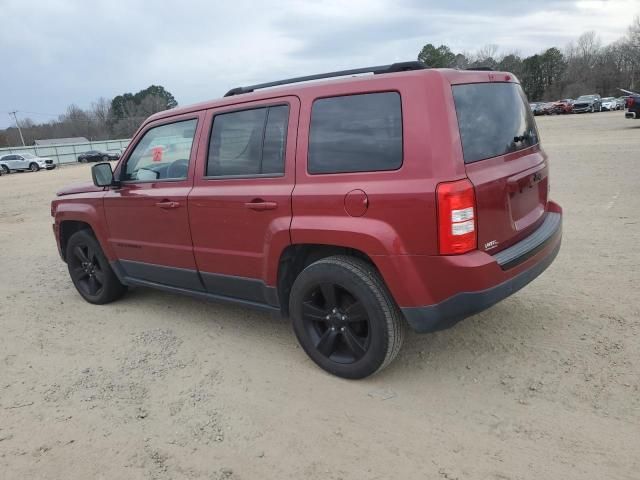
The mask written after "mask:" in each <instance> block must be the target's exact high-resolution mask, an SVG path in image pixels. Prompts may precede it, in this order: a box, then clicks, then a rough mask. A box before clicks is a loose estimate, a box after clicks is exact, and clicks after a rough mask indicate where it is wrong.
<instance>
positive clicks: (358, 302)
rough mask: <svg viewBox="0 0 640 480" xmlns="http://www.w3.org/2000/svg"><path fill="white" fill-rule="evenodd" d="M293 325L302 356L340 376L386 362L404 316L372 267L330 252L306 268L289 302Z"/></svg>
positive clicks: (361, 373) (363, 373)
mask: <svg viewBox="0 0 640 480" xmlns="http://www.w3.org/2000/svg"><path fill="white" fill-rule="evenodd" d="M289 311H290V312H291V318H292V322H293V329H294V332H295V334H296V337H297V338H298V341H299V342H300V345H301V346H302V348H303V349H304V350H305V352H306V353H307V355H309V357H311V359H312V360H313V361H314V362H315V363H316V364H317V365H318V366H319V367H321V368H323V369H324V370H326V371H327V372H329V373H332V374H333V375H337V376H339V377H343V378H350V379H359V378H364V377H368V376H369V375H372V374H374V373H376V372H377V371H379V370H382V369H383V368H384V367H386V366H387V365H389V364H390V363H391V362H392V361H393V359H394V358H395V357H396V356H397V355H398V352H399V351H400V347H401V345H402V341H403V339H404V327H405V325H404V319H403V317H402V314H401V313H400V310H399V309H398V307H397V306H396V304H395V302H394V300H393V298H392V297H391V295H390V293H389V292H388V290H387V288H386V286H385V285H384V283H383V281H382V278H381V277H380V275H379V274H378V272H377V271H376V270H375V268H374V267H373V266H372V265H371V264H369V263H367V262H365V261H363V260H360V259H358V258H354V257H349V256H342V255H341V256H333V257H327V258H323V259H321V260H318V261H317V262H315V263H313V264H311V265H309V266H308V267H307V268H305V269H304V270H303V271H302V272H301V273H300V275H298V277H297V278H296V280H295V282H294V284H293V287H292V290H291V296H290V301H289Z"/></svg>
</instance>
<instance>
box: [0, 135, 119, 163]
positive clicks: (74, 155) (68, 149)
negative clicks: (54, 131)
mask: <svg viewBox="0 0 640 480" xmlns="http://www.w3.org/2000/svg"><path fill="white" fill-rule="evenodd" d="M130 141H131V139H129V138H127V139H121V140H104V141H101V142H84V143H62V144H59V145H34V146H29V147H9V148H0V157H1V156H3V155H7V154H9V153H20V152H28V153H32V154H34V155H36V156H38V157H48V158H52V159H53V161H54V162H55V163H56V164H58V165H60V164H65V163H75V162H77V161H78V155H80V154H81V153H84V152H88V151H89V150H100V151H102V152H118V153H120V152H121V151H123V150H124V149H125V148H126V147H127V145H129V142H130Z"/></svg>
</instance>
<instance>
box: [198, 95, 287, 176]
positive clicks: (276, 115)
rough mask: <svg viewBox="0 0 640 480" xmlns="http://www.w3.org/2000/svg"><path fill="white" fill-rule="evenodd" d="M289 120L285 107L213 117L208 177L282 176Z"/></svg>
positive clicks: (257, 109) (243, 111) (258, 109)
mask: <svg viewBox="0 0 640 480" xmlns="http://www.w3.org/2000/svg"><path fill="white" fill-rule="evenodd" d="M288 118H289V107H288V106H287V105H279V106H275V107H268V108H256V109H253V110H242V111H239V112H231V113H223V114H220V115H216V116H215V118H214V120H213V127H212V131H211V139H210V141H209V158H208V161H207V176H209V177H216V176H228V175H280V174H283V173H284V157H285V153H284V152H285V139H286V132H287V122H288Z"/></svg>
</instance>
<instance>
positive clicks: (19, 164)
mask: <svg viewBox="0 0 640 480" xmlns="http://www.w3.org/2000/svg"><path fill="white" fill-rule="evenodd" d="M0 168H1V169H2V170H3V171H4V173H11V172H24V171H27V170H30V171H32V172H37V171H38V170H40V169H41V168H43V169H45V170H53V169H54V168H56V164H55V163H53V159H51V158H46V157H36V156H35V155H33V154H32V153H10V154H8V155H3V156H2V157H0Z"/></svg>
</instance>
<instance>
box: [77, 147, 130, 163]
mask: <svg viewBox="0 0 640 480" xmlns="http://www.w3.org/2000/svg"><path fill="white" fill-rule="evenodd" d="M119 158H120V154H119V153H117V152H103V151H101V150H89V151H88V152H84V153H81V154H80V155H78V162H80V163H87V162H107V161H109V160H118V159H119Z"/></svg>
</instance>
